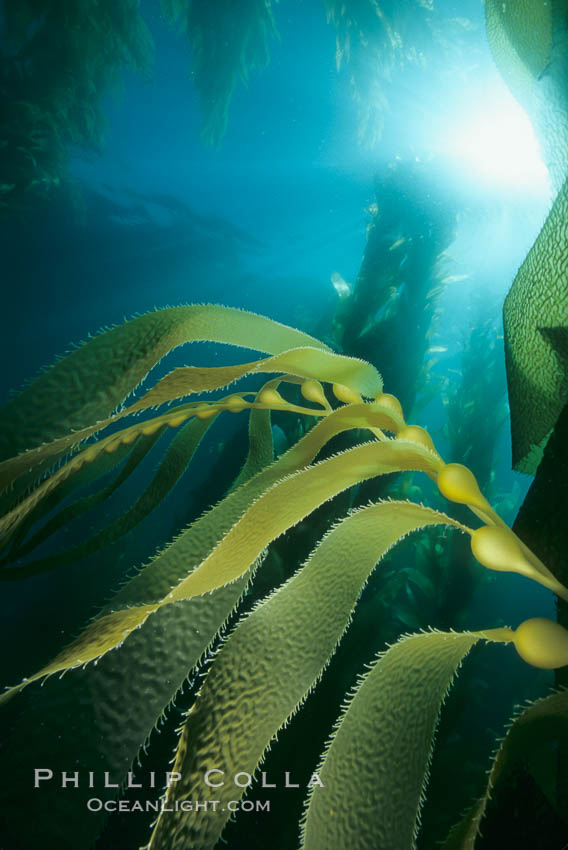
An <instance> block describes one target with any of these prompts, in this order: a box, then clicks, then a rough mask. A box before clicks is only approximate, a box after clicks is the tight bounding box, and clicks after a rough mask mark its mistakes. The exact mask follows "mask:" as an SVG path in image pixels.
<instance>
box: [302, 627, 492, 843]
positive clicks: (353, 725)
mask: <svg viewBox="0 0 568 850" xmlns="http://www.w3.org/2000/svg"><path fill="white" fill-rule="evenodd" d="M479 637H480V636H479V635H474V634H468V633H464V634H459V633H453V632H451V633H442V632H431V633H429V634H420V635H411V636H409V637H404V638H402V639H401V640H400V641H399V642H398V643H396V644H395V645H394V646H392V647H391V648H390V649H389V650H388V651H387V652H386V653H384V655H382V657H380V659H379V661H378V662H376V663H375V664H374V666H373V667H372V669H371V671H370V672H369V673H368V674H366V676H365V677H364V678H363V680H362V681H361V682H360V683H359V685H358V687H357V689H356V691H355V694H354V695H353V696H352V697H351V698H350V699H349V702H348V705H347V708H346V710H345V711H344V713H343V715H342V717H341V719H340V721H339V724H338V727H337V730H336V732H335V733H334V735H333V737H332V739H331V743H330V745H329V748H328V750H327V752H326V753H325V756H324V759H323V762H322V764H321V766H320V767H319V769H318V775H319V777H320V780H321V782H322V783H323V787H320V786H316V787H314V788H313V791H312V793H311V795H310V797H309V803H308V807H307V810H306V815H305V823H304V825H303V836H302V838H303V840H302V850H321V848H323V847H333V848H334V850H368V848H370V847H388V848H389V850H412V848H413V847H414V842H415V839H416V832H417V826H418V817H419V811H420V804H421V801H422V798H423V794H424V790H425V789H424V784H425V778H426V776H427V771H428V765H429V762H430V756H431V751H432V742H433V736H434V731H435V728H436V725H437V722H438V715H439V712H440V708H441V705H442V702H443V700H444V697H445V695H446V693H447V691H448V689H449V687H450V685H451V683H452V680H453V677H454V675H455V672H456V669H457V668H458V667H459V665H460V664H461V662H462V659H463V658H464V656H465V655H467V653H468V652H469V650H470V649H471V647H472V646H473V645H474V644H475V643H476V642H477V641H478V640H479Z"/></svg>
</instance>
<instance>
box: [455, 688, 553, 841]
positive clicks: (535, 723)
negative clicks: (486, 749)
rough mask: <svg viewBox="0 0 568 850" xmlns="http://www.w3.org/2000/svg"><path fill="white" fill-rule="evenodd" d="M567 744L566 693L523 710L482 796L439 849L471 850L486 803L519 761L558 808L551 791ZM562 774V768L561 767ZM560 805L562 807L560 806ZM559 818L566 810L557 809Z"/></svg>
mask: <svg viewBox="0 0 568 850" xmlns="http://www.w3.org/2000/svg"><path fill="white" fill-rule="evenodd" d="M567 741H568V691H560V692H558V693H554V694H551V695H550V696H547V697H544V698H543V699H541V700H538V701H537V702H535V703H533V704H532V705H530V706H529V707H528V708H525V709H524V711H523V712H522V713H521V714H520V715H518V716H517V717H516V718H515V719H514V720H513V722H512V723H511V725H510V726H509V729H508V731H507V734H506V736H505V738H504V739H503V740H502V742H501V745H500V747H499V749H498V751H497V753H496V754H495V756H494V758H493V763H492V765H491V771H490V773H489V781H488V783H487V788H486V790H485V793H484V794H483V796H482V797H481V798H480V799H479V800H478V801H477V802H476V803H475V805H474V806H472V808H471V809H470V810H469V811H468V812H467V814H466V815H465V817H464V818H462V820H461V821H460V822H459V823H458V824H456V826H455V827H454V828H453V829H452V830H451V832H450V834H449V836H448V838H447V839H446V841H445V843H444V845H443V848H442V850H474V848H475V843H476V839H477V837H478V835H479V832H480V826H481V822H482V820H483V817H484V815H485V810H486V808H487V805H488V803H489V800H490V798H491V796H492V794H493V792H494V790H495V788H496V787H498V784H499V781H500V780H501V779H502V778H503V777H504V775H505V774H506V772H507V770H508V769H509V768H510V767H514V765H515V763H516V762H519V761H522V763H523V765H524V767H525V769H526V770H528V771H529V772H530V773H531V774H532V776H533V779H535V781H536V782H537V784H538V785H539V786H540V788H541V790H542V791H543V793H544V795H545V796H546V797H547V798H548V801H549V803H550V805H551V806H552V808H556V807H557V806H559V801H558V800H557V799H556V794H555V791H554V781H555V778H556V771H557V770H558V763H557V762H556V758H557V756H558V754H559V753H561V752H562V751H563V749H564V748H565V747H566V742H567ZM560 770H561V771H562V772H563V771H564V770H565V766H564V767H562V766H561V767H560ZM560 805H561V804H560ZM559 814H560V815H561V816H562V817H565V816H566V811H562V809H560V810H559Z"/></svg>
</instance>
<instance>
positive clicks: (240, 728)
mask: <svg viewBox="0 0 568 850" xmlns="http://www.w3.org/2000/svg"><path fill="white" fill-rule="evenodd" d="M439 524H445V525H450V526H453V527H456V528H461V526H460V524H459V523H457V522H455V521H454V520H452V519H450V518H449V517H447V516H445V515H444V514H440V513H438V512H436V511H433V510H431V509H429V508H424V507H422V506H420V505H415V504H413V503H410V502H382V503H379V504H376V505H371V506H368V507H366V508H362V509H360V510H358V511H356V512H354V513H352V514H351V515H350V516H348V517H347V518H346V519H344V520H342V521H341V522H340V523H339V524H338V525H336V526H335V527H334V528H333V529H332V530H331V531H330V532H329V533H328V534H327V535H326V536H325V537H324V538H323V540H322V541H321V543H320V544H319V545H318V546H317V547H316V549H315V550H314V551H313V553H312V555H311V556H310V558H309V559H308V561H307V563H306V565H305V566H304V567H303V568H302V569H301V570H299V571H298V572H297V573H296V575H295V576H294V577H293V578H292V579H290V580H289V581H288V582H286V584H284V585H283V586H282V587H281V588H280V589H279V590H277V591H276V592H275V593H274V594H273V595H271V596H270V597H268V599H266V600H264V601H263V602H262V603H260V604H259V605H258V606H257V607H256V608H255V609H254V610H253V611H252V613H251V614H249V615H248V616H247V617H246V618H245V619H244V620H243V621H242V622H241V623H239V624H238V626H237V627H236V629H235V630H234V631H233V632H232V633H231V635H230V636H229V637H228V639H227V640H226V641H225V643H224V645H223V647H222V649H221V651H220V652H219V654H218V657H217V658H216V660H215V663H214V664H213V666H212V668H211V671H210V673H209V675H208V676H207V678H206V680H205V683H204V685H203V688H202V690H201V692H200V694H199V697H198V699H197V701H196V703H195V705H194V707H193V708H192V709H191V711H190V713H189V716H188V720H187V722H186V724H185V726H184V728H183V731H182V735H181V739H180V742H179V746H178V750H177V755H176V760H175V764H174V767H173V770H175V771H177V772H179V773H180V775H181V777H182V778H181V780H180V781H179V782H176V783H175V784H173V785H172V786H171V787H170V789H169V791H168V796H167V803H168V807H169V809H170V811H169V812H167V813H166V812H164V813H162V814H161V815H160V818H159V820H158V823H157V826H156V828H155V831H154V833H153V836H152V840H151V842H150V850H182V848H187V847H191V848H192V850H212V848H213V847H214V846H215V845H216V842H217V840H218V838H219V837H220V835H221V832H222V830H223V827H224V825H225V823H226V821H227V820H228V817H229V815H230V812H229V811H228V810H227V805H226V804H227V803H228V801H230V800H232V799H236V796H238V789H237V788H235V786H234V785H233V784H232V783H229V782H227V783H226V784H225V785H224V786H222V787H218V788H209V787H207V786H206V785H205V784H204V783H203V774H204V772H205V771H206V770H207V769H209V768H210V767H211V765H215V767H216V768H218V769H220V770H224V771H225V773H226V775H227V776H229V775H230V774H232V773H234V771H235V769H237V768H238V770H239V771H245V772H248V773H250V774H251V775H252V774H254V772H255V771H256V769H257V767H258V765H259V762H260V761H261V759H262V757H263V755H264V753H265V751H266V749H267V747H268V746H269V744H270V742H271V740H272V739H273V737H274V736H275V735H276V734H277V732H278V730H279V729H280V728H281V727H282V726H283V725H284V723H285V722H286V721H287V720H288V719H289V717H290V716H291V715H292V714H293V713H294V711H295V710H296V709H297V708H298V707H299V706H300V705H301V703H302V701H303V700H304V698H305V697H306V695H307V694H308V693H309V691H310V690H311V689H312V687H313V686H314V684H315V683H316V682H317V680H318V679H319V677H320V676H321V674H322V672H323V670H324V668H325V666H326V665H327V663H328V661H329V659H330V658H331V656H332V655H333V653H334V651H335V649H336V647H337V644H338V643H339V641H340V639H341V637H342V635H343V633H344V631H345V629H346V628H347V626H348V624H349V622H350V618H351V615H352V612H353V609H354V607H355V605H356V603H357V599H358V598H359V595H360V593H361V589H362V587H363V586H364V584H365V582H366V581H367V578H368V576H369V574H370V573H371V571H372V570H373V568H374V566H375V564H376V562H377V561H380V559H381V558H382V557H383V556H384V554H385V553H386V552H387V551H388V550H389V549H390V548H391V547H392V546H393V545H395V544H396V543H397V541H398V540H400V539H401V538H402V537H404V536H405V535H407V534H409V533H410V532H412V531H415V530H417V529H418V528H421V527H424V526H427V525H439ZM472 640H475V639H473V638H472ZM353 775H354V776H357V771H355V773H354V774H353ZM194 797H199V799H200V800H206V799H208V798H211V799H216V800H219V801H220V803H219V805H218V806H217V807H216V808H215V811H211V810H210V809H208V810H207V811H204V810H203V809H202V810H198V811H194V812H191V813H188V812H183V811H181V810H180V811H177V812H175V811H172V809H173V808H174V806H173V804H174V803H175V801H177V800H182V799H193V798H194ZM336 846H338V845H336V843H335V840H330V841H329V842H328V843H322V844H320V845H318V847H333V848H334V850H335V847H336ZM347 846H348V845H347ZM372 846H379V845H373V844H369V845H367V848H366V850H368V847H372ZM384 846H385V847H386V846H390V845H387V844H385V845H384Z"/></svg>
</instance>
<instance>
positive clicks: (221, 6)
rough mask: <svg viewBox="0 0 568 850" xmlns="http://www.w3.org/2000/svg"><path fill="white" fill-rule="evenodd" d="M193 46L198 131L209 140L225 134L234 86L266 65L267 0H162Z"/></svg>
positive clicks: (270, 29) (270, 28)
mask: <svg viewBox="0 0 568 850" xmlns="http://www.w3.org/2000/svg"><path fill="white" fill-rule="evenodd" d="M162 5H163V8H164V11H165V12H166V14H167V15H168V17H169V18H170V19H171V20H174V21H176V20H179V21H180V22H181V24H182V26H183V28H184V30H185V31H186V32H187V37H188V39H189V43H190V47H191V73H192V78H193V82H194V84H195V86H196V87H197V90H198V92H199V97H200V100H201V109H202V136H203V139H204V141H205V142H207V143H208V144H210V145H217V144H219V142H220V140H221V139H222V138H223V136H224V135H225V132H226V130H227V123H228V120H229V108H230V105H231V100H232V97H233V92H234V90H235V86H236V85H237V83H238V82H239V81H241V82H243V83H245V84H246V83H247V82H248V79H249V75H250V73H251V71H253V70H254V69H260V68H264V67H265V66H266V65H267V64H268V59H269V43H270V40H271V38H273V37H274V36H275V35H276V27H275V24H274V17H273V13H272V4H271V2H270V0H240V2H238V3H234V2H232V0H165V2H163V3H162Z"/></svg>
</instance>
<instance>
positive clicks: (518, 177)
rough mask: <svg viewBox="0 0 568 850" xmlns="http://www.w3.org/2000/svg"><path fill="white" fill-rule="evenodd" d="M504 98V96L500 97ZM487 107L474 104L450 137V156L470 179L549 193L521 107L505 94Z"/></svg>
mask: <svg viewBox="0 0 568 850" xmlns="http://www.w3.org/2000/svg"><path fill="white" fill-rule="evenodd" d="M499 94H500V95H501V93H499ZM504 95H506V96H498V97H494V98H492V99H491V101H490V103H489V104H487V103H485V104H483V105H482V104H481V103H479V104H474V105H473V108H470V110H468V113H467V116H466V117H464V118H463V119H462V120H460V121H459V122H456V123H455V124H454V125H453V128H452V130H450V132H449V133H448V154H449V155H450V156H451V157H452V158H454V159H457V160H460V161H461V167H462V168H463V167H464V166H465V168H467V170H468V174H469V176H470V178H472V179H474V180H483V181H487V182H490V183H492V184H494V185H499V186H502V187H503V188H505V187H507V188H510V189H515V190H518V191H521V192H534V193H538V194H544V193H548V192H549V176H548V170H547V168H546V166H545V164H544V162H543V161H542V157H541V153H540V149H539V144H538V141H537V139H536V136H535V134H534V131H533V128H532V125H531V123H530V121H529V119H528V117H527V115H526V113H525V112H524V111H523V109H522V108H521V107H520V106H519V104H518V103H517V102H516V101H515V100H514V99H513V98H512V97H511V96H510V95H509V94H508V92H505V93H504Z"/></svg>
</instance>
